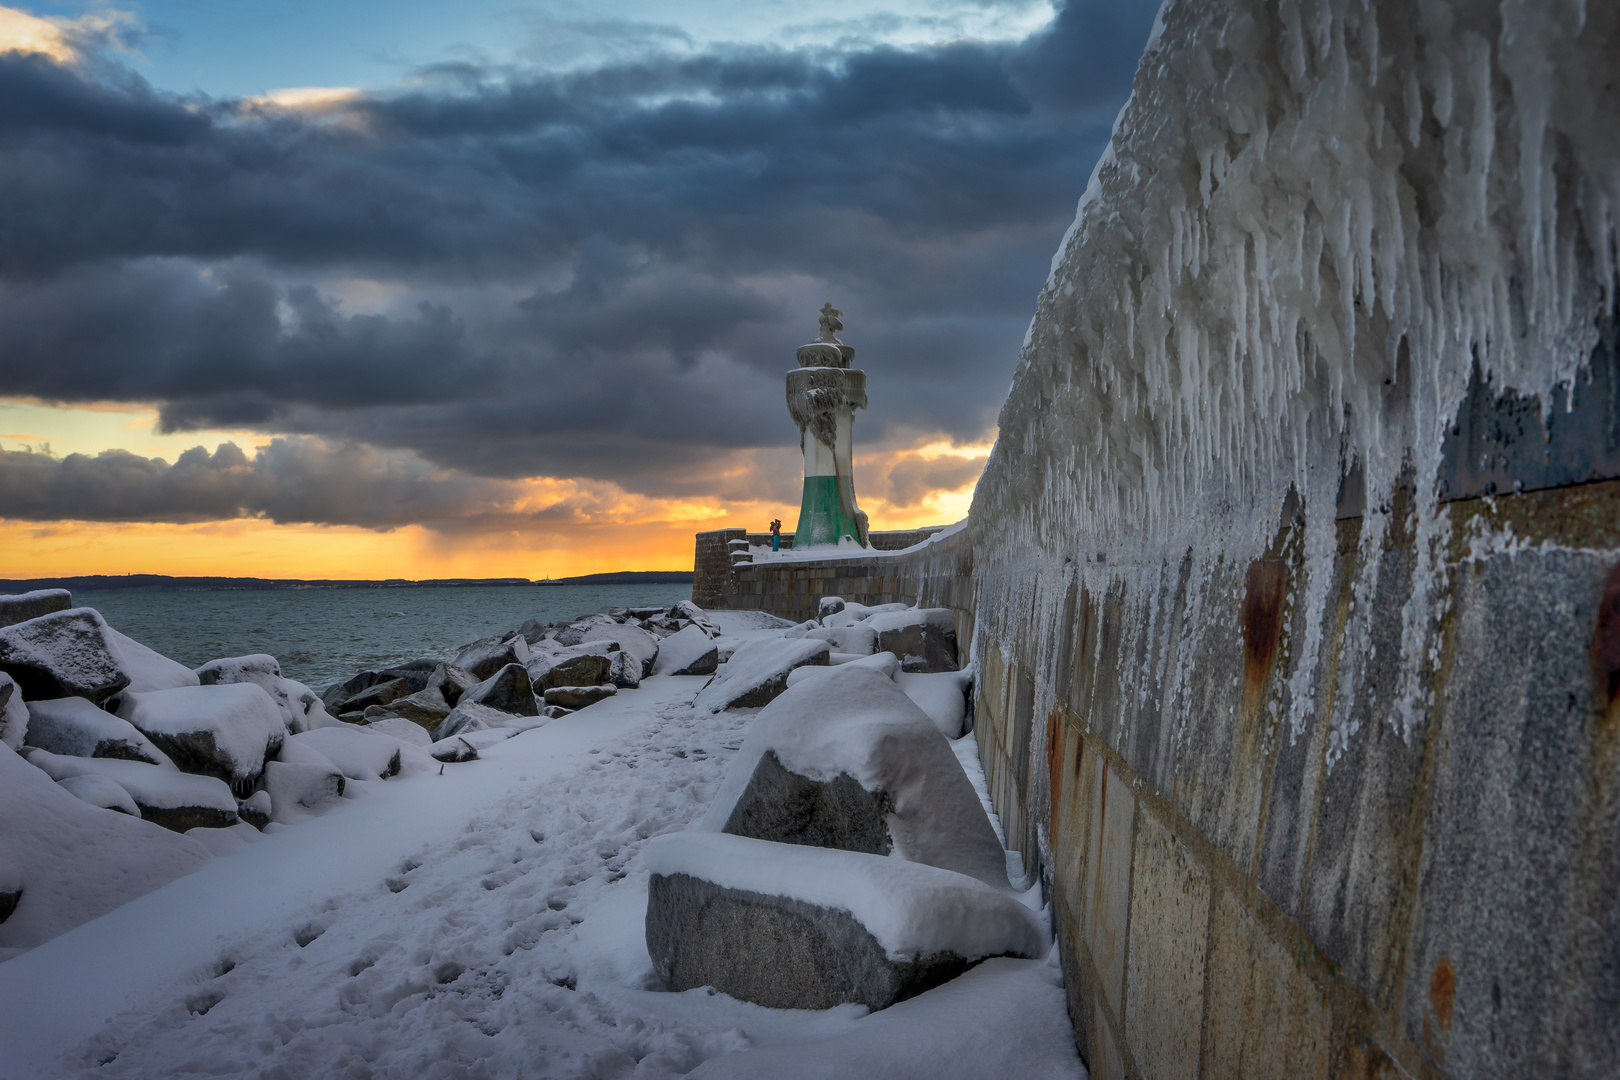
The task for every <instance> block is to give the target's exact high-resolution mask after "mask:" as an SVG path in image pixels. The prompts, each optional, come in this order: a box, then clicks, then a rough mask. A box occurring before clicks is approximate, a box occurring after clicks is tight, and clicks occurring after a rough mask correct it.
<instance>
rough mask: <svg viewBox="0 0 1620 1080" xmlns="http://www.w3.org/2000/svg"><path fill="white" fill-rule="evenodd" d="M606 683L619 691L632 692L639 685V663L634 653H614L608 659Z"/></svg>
mask: <svg viewBox="0 0 1620 1080" xmlns="http://www.w3.org/2000/svg"><path fill="white" fill-rule="evenodd" d="M608 682H610V683H612V684H613V685H614V686H615V687H617V688H618V689H620V690H634V689H635V688H636V687H638V686H640V685H641V661H640V660H639V659H637V658H636V655H635V654H634V653H629V652H625V651H623V650H620V651H619V652H616V653H614V654H613V655H612V656H610V657H609V658H608Z"/></svg>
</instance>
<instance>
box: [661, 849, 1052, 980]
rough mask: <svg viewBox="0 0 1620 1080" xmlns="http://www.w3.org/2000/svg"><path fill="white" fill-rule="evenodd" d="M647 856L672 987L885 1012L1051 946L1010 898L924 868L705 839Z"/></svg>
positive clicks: (954, 875)
mask: <svg viewBox="0 0 1620 1080" xmlns="http://www.w3.org/2000/svg"><path fill="white" fill-rule="evenodd" d="M643 859H644V861H645V865H646V868H647V870H648V872H649V874H650V875H651V877H650V879H649V882H648V891H647V923H646V925H647V951H648V953H649V954H650V955H651V957H652V960H653V966H654V968H655V969H656V970H657V972H658V974H659V976H660V977H661V978H662V979H663V980H664V983H665V984H666V985H667V986H668V987H669V988H670V989H672V990H689V989H692V988H694V987H699V986H713V987H714V988H716V989H717V990H720V991H722V992H724V993H727V994H730V995H731V996H732V997H736V998H740V999H742V1000H744V1001H751V1002H754V1003H756V1004H759V1005H765V1006H767V1007H771V1008H779V1009H828V1008H832V1007H833V1006H836V1005H841V1004H844V1003H846V1002H859V1003H861V1004H864V1005H866V1006H867V1007H869V1008H872V1009H882V1008H886V1007H887V1006H889V1005H892V1004H893V1003H894V1002H896V1001H900V1000H902V999H904V998H908V997H911V996H912V995H914V994H918V993H921V992H922V991H924V990H927V989H929V988H931V987H934V986H937V985H939V984H940V983H943V982H946V981H948V980H950V979H953V978H955V977H956V976H957V975H960V974H961V973H962V972H963V971H965V970H967V969H968V968H969V967H971V966H972V965H973V964H975V963H977V962H978V961H980V960H983V959H985V958H987V957H991V956H1023V957H1035V956H1040V955H1041V954H1042V953H1043V952H1044V951H1045V949H1046V945H1047V942H1046V934H1045V931H1044V930H1043V929H1042V927H1041V926H1040V924H1039V922H1038V921H1037V919H1036V917H1035V915H1034V913H1033V912H1031V911H1029V910H1028V909H1027V908H1025V907H1024V906H1023V905H1022V904H1020V903H1019V902H1018V901H1017V900H1015V899H1014V898H1013V897H1012V896H1010V895H1009V894H1007V893H1005V892H1003V891H1001V890H998V889H994V888H991V887H990V886H988V885H986V884H984V883H983V882H981V881H976V880H974V879H973V878H970V877H967V876H966V875H963V874H957V873H953V872H951V871H949V870H941V869H938V868H937V867H933V866H924V865H921V864H918V863H908V862H904V861H902V860H899V859H885V858H883V857H881V856H877V855H868V854H863V853H859V852H849V851H833V850H830V849H828V848H814V847H802V846H799V845H794V844H773V843H769V842H767V841H763V840H751V839H748V838H745V837H740V836H725V835H721V834H718V833H702V832H685V833H669V834H666V835H664V836H659V837H655V838H654V839H653V840H651V841H650V842H649V843H648V844H647V847H646V849H645V852H644V854H643Z"/></svg>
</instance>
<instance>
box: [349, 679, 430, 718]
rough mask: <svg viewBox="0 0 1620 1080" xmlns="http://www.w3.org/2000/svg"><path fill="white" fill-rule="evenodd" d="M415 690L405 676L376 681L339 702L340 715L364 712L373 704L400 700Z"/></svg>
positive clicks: (384, 703) (385, 703)
mask: <svg viewBox="0 0 1620 1080" xmlns="http://www.w3.org/2000/svg"><path fill="white" fill-rule="evenodd" d="M415 692H416V691H415V689H414V688H413V687H412V685H411V681H410V680H409V679H406V678H403V677H399V678H393V679H388V680H386V681H385V682H380V683H374V684H372V685H371V686H368V687H366V688H365V689H364V690H361V691H360V692H359V693H357V694H354V695H352V696H350V697H347V698H344V699H343V701H342V702H340V703H339V704H338V709H339V713H338V715H340V716H347V715H348V714H350V713H356V712H358V713H363V712H365V711H366V710H367V709H369V708H371V707H372V706H373V705H387V704H390V703H391V702H394V701H398V700H399V699H400V698H402V697H409V696H410V695H411V694H413V693H415Z"/></svg>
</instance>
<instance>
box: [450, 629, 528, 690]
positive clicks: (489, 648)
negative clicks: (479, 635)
mask: <svg viewBox="0 0 1620 1080" xmlns="http://www.w3.org/2000/svg"><path fill="white" fill-rule="evenodd" d="M528 659H529V643H528V641H527V640H525V639H524V637H523V635H522V634H514V635H513V636H512V637H510V638H507V639H506V640H505V641H502V640H501V639H500V638H484V639H483V640H481V641H475V642H473V643H472V644H471V645H468V646H467V647H466V648H465V649H462V650H461V651H460V652H459V653H457V654H456V658H455V659H454V660H452V661H450V666H451V667H458V668H461V669H462V670H463V671H470V672H472V673H473V674H474V675H476V676H477V677H478V678H479V679H487V678H489V677H490V676H491V675H493V674H495V673H496V672H497V671H499V670H500V669H501V668H503V667H505V666H506V665H507V664H522V663H524V662H525V661H526V660H528Z"/></svg>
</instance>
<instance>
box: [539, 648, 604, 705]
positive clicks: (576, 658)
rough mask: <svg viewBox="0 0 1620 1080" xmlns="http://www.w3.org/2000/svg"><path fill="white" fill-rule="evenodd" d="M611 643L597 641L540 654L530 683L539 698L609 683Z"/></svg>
mask: <svg viewBox="0 0 1620 1080" xmlns="http://www.w3.org/2000/svg"><path fill="white" fill-rule="evenodd" d="M613 644H614V643H613V642H610V641H597V642H592V643H590V644H585V645H579V646H575V647H573V648H570V649H561V650H554V651H553V650H546V651H540V650H539V649H538V648H537V650H536V652H535V653H534V655H532V656H531V657H530V658H529V662H528V664H527V668H528V672H529V680H530V682H531V683H532V684H533V686H534V692H535V693H536V694H542V693H544V692H545V691H547V690H550V689H551V688H552V687H554V686H595V685H597V684H598V683H603V682H606V681H607V680H608V678H609V677H610V676H611V674H612V671H613V661H612V659H611V656H610V654H609V653H608V649H609V648H610V647H611V646H612V645H613Z"/></svg>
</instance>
